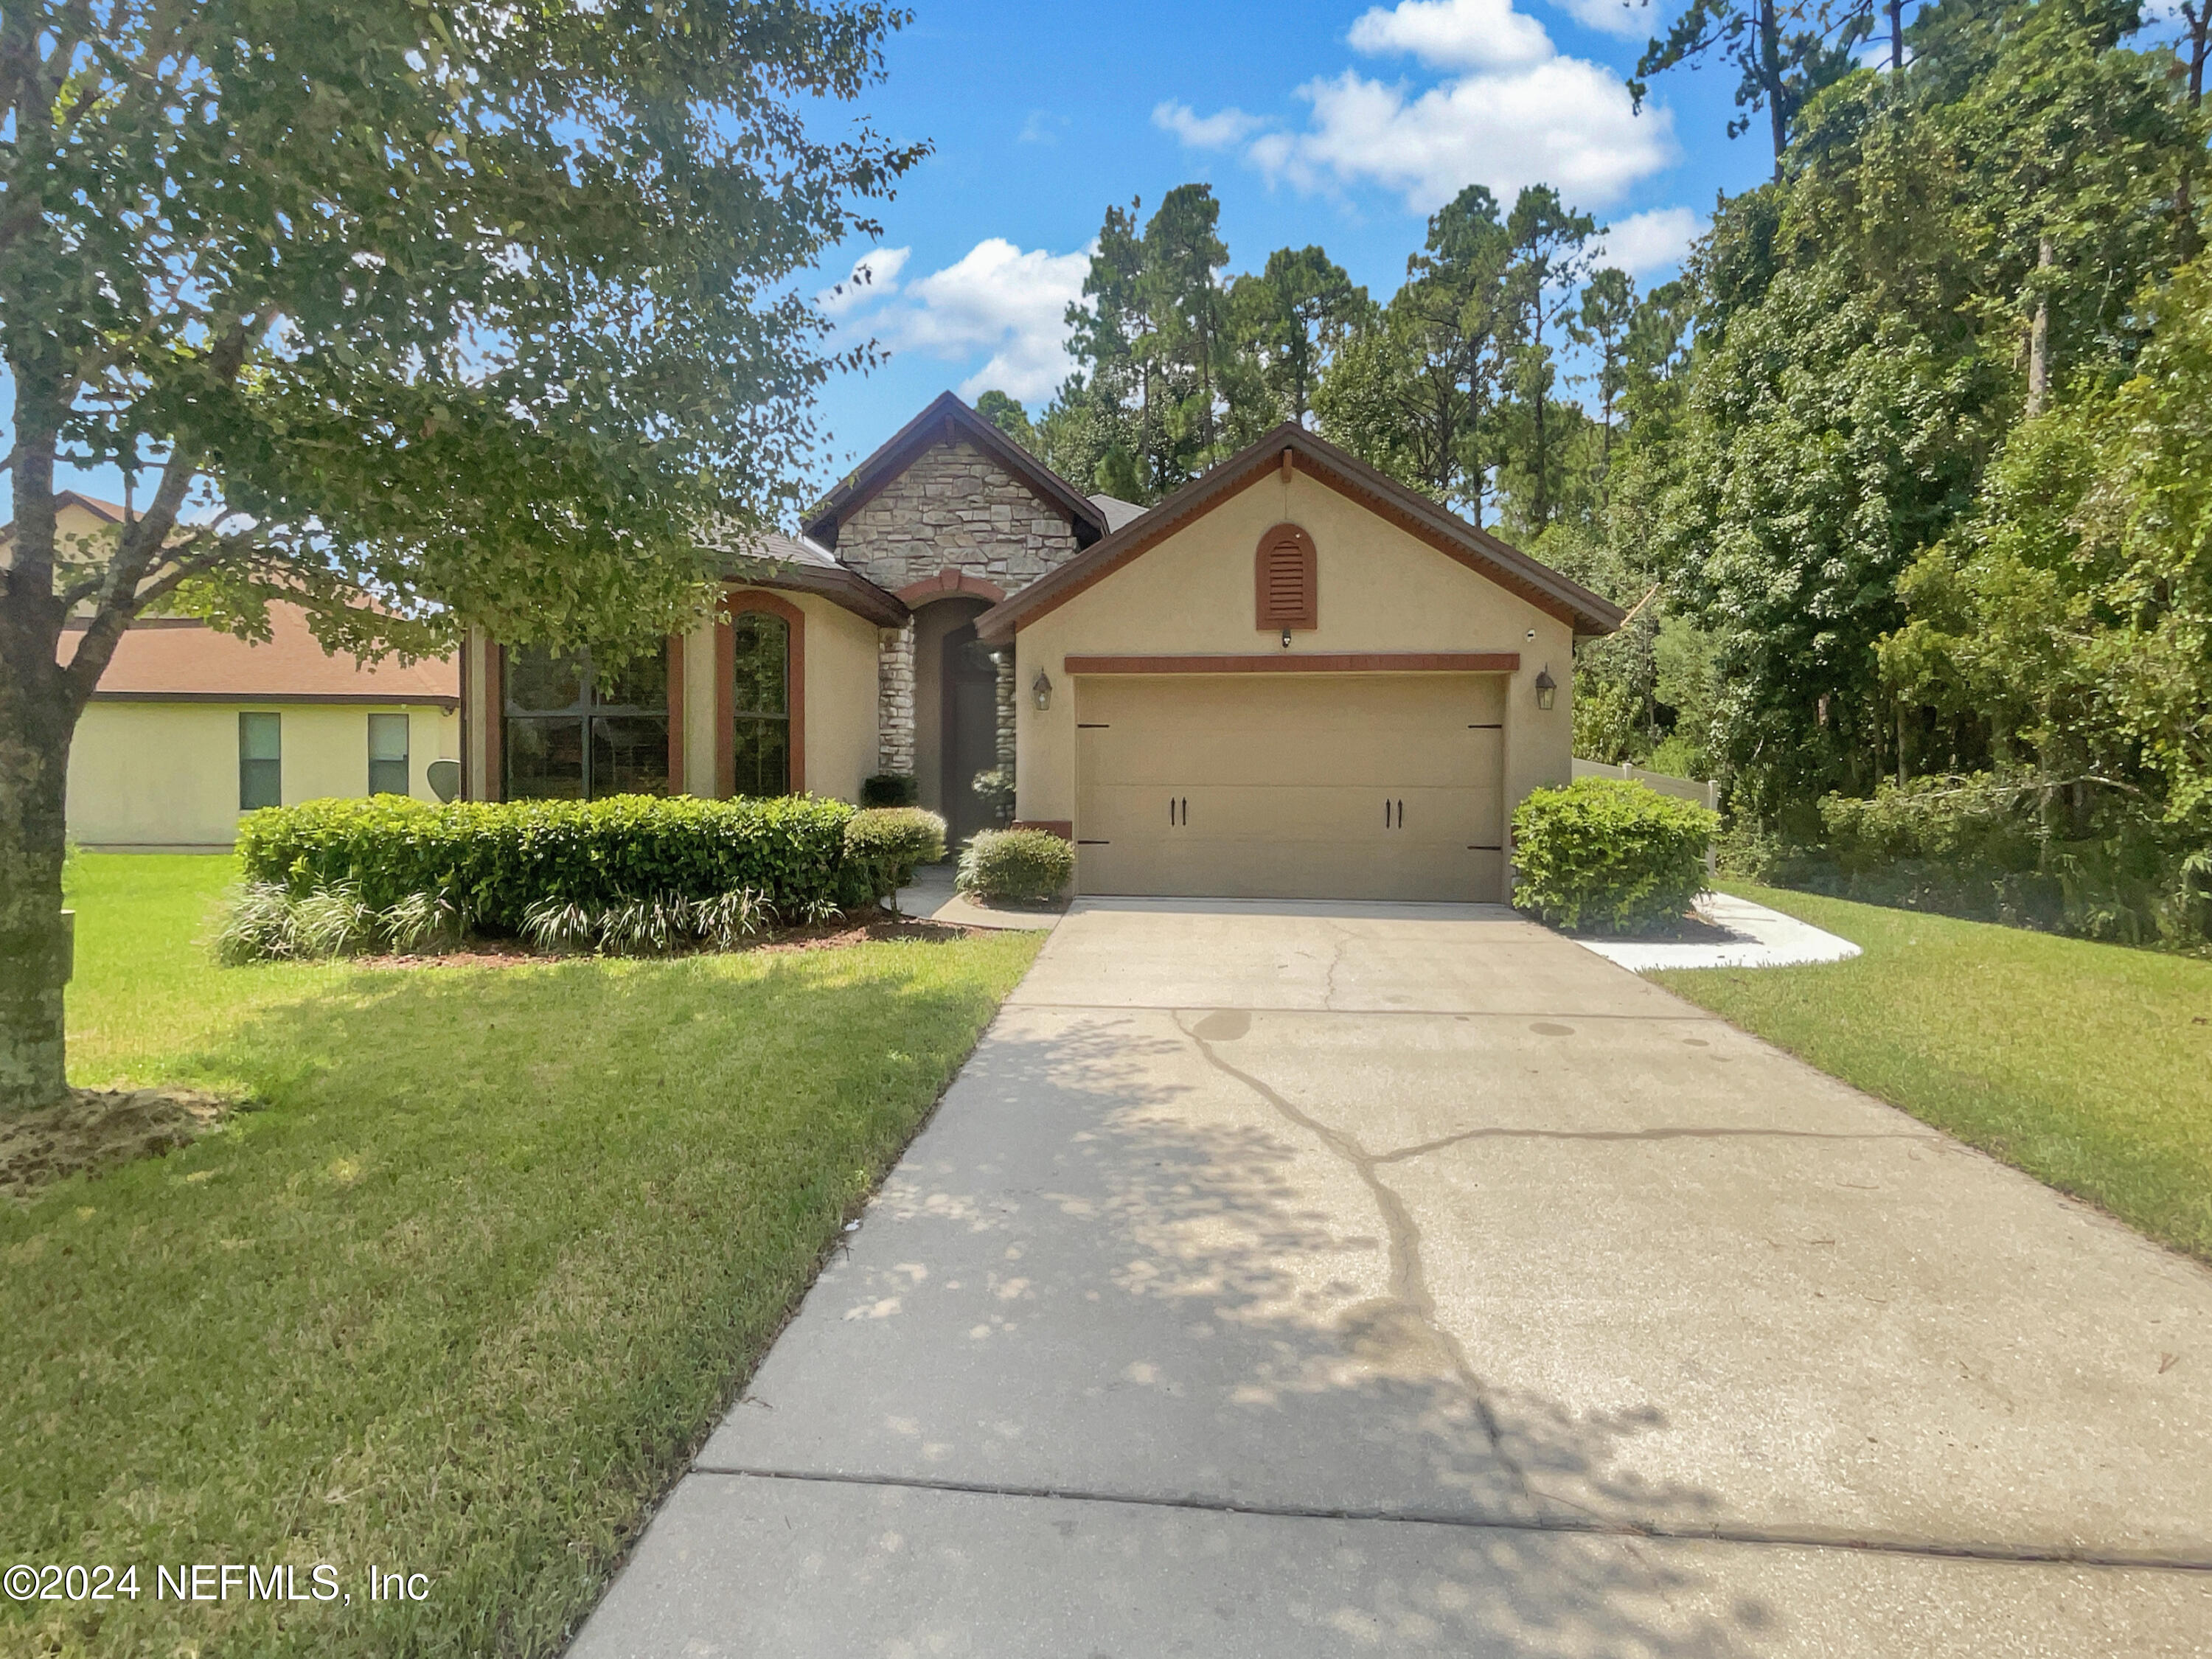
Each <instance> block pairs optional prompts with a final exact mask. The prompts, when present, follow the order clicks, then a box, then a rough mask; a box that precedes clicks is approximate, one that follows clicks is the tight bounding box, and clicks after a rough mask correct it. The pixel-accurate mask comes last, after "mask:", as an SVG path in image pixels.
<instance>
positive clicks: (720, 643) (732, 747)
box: [714, 587, 806, 800]
mask: <svg viewBox="0 0 2212 1659" xmlns="http://www.w3.org/2000/svg"><path fill="white" fill-rule="evenodd" d="M747 611H762V612H764V613H766V614H767V615H769V616H771V617H781V618H782V619H783V621H784V622H785V623H786V624H787V626H788V627H789V628H790V629H791V657H790V661H789V664H788V665H787V673H788V676H789V678H788V679H787V682H786V684H785V686H784V696H785V699H786V701H787V702H789V704H790V706H791V716H790V718H791V775H790V780H789V783H790V788H791V793H793V794H794V795H803V794H805V793H806V613H805V611H802V610H800V609H799V607H798V606H797V605H793V603H792V602H791V601H790V600H788V599H785V598H783V597H782V596H781V594H777V593H769V592H763V590H762V589H760V588H757V587H729V588H726V589H724V590H723V593H722V603H721V606H720V614H719V615H717V616H716V617H715V618H714V793H715V796H716V797H717V799H722V800H727V799H730V798H731V797H732V795H734V794H736V793H737V792H738V752H737V737H738V729H737V719H738V711H737V708H736V706H735V705H736V698H737V686H736V684H735V681H736V676H737V671H738V641H737V634H736V631H735V629H733V628H732V623H734V622H735V621H736V619H737V618H738V617H742V616H744V614H745V613H746V612H747Z"/></svg>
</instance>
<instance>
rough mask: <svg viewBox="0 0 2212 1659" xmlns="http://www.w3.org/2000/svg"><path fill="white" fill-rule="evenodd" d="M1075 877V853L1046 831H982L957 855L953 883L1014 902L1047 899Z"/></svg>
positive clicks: (971, 891)
mask: <svg viewBox="0 0 2212 1659" xmlns="http://www.w3.org/2000/svg"><path fill="white" fill-rule="evenodd" d="M1074 878H1075V848H1073V847H1072V846H1070V845H1069V844H1068V843H1067V842H1065V841H1062V840H1061V839H1060V837H1059V836H1055V835H1054V834H1053V833H1052V832H1051V831H1050V830H1048V829H981V830H978V831H977V832H976V833H975V835H974V836H970V837H969V842H968V844H967V846H965V847H963V848H961V850H960V869H959V872H958V874H957V876H955V878H954V884H955V885H956V886H957V887H958V888H959V890H961V891H962V892H963V893H969V894H973V895H974V896H975V897H977V898H980V899H987V900H1005V901H1012V902H1017V903H1020V902H1034V901H1036V900H1039V899H1048V898H1051V897H1053V896H1054V895H1055V894H1057V893H1058V892H1059V891H1060V890H1061V889H1062V888H1064V887H1066V885H1067V884H1068V883H1069V882H1071V881H1073V879H1074Z"/></svg>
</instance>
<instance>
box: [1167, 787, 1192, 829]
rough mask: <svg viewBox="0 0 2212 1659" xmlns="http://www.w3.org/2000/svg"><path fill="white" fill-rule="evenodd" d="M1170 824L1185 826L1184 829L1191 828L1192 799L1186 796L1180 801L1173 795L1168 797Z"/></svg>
mask: <svg viewBox="0 0 2212 1659" xmlns="http://www.w3.org/2000/svg"><path fill="white" fill-rule="evenodd" d="M1168 822H1169V823H1171V824H1174V823H1180V824H1182V825H1183V826H1184V827H1186V828H1188V826H1189V823H1190V797H1189V796H1188V795H1185V796H1184V797H1183V798H1182V799H1180V800H1178V799H1176V797H1174V796H1173V795H1170V796H1169V797H1168Z"/></svg>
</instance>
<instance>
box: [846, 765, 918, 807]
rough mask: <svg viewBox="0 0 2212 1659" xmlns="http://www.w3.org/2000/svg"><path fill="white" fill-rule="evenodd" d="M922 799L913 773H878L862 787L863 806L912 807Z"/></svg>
mask: <svg viewBox="0 0 2212 1659" xmlns="http://www.w3.org/2000/svg"><path fill="white" fill-rule="evenodd" d="M919 799H921V792H920V789H919V787H917V786H916V784H915V781H914V774H913V773H911V772H878V773H877V774H876V775H875V776H873V777H872V778H868V779H866V780H864V781H862V782H861V785H860V805H862V806H911V805H914V804H915V802H916V801H917V800H919Z"/></svg>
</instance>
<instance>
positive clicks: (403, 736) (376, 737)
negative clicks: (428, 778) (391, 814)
mask: <svg viewBox="0 0 2212 1659" xmlns="http://www.w3.org/2000/svg"><path fill="white" fill-rule="evenodd" d="M368 793H370V794H372V795H404V794H405V793H407V716H406V715H404V714H371V715H370V716H369V717H368Z"/></svg>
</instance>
